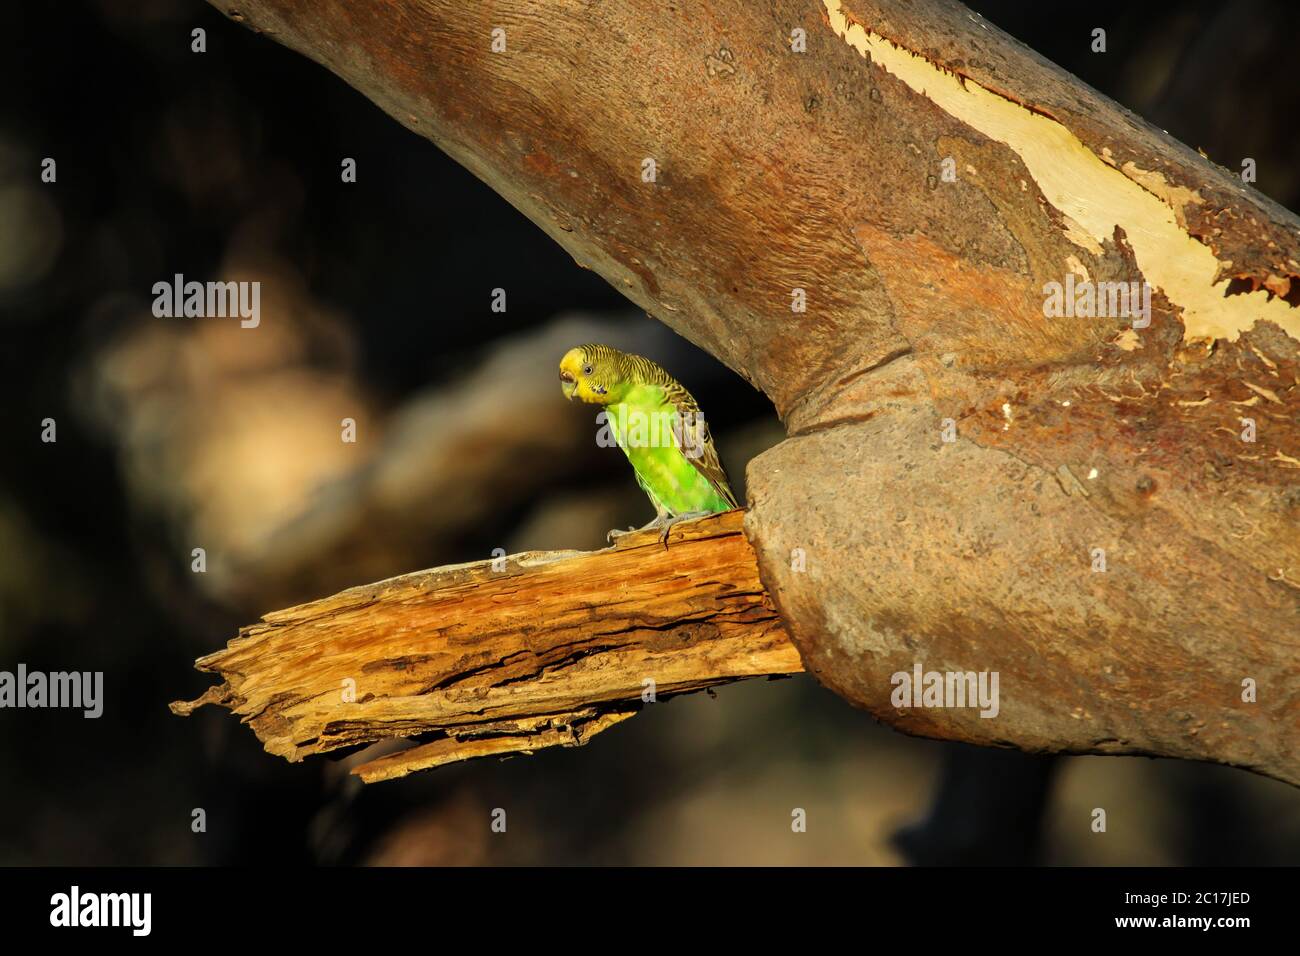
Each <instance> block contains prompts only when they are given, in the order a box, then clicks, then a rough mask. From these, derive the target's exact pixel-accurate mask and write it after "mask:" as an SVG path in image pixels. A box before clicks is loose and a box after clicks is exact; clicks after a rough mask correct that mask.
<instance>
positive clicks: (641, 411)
mask: <svg viewBox="0 0 1300 956" xmlns="http://www.w3.org/2000/svg"><path fill="white" fill-rule="evenodd" d="M622 397H623V401H621V402H617V403H614V404H611V405H609V406H607V407H606V412H607V414H608V422H609V426H610V430H611V432H612V433H613V435H614V438H615V440H616V441H617V442H618V446H619V447H620V448H622V449H623V452H624V454H626V455H627V458H628V461H630V462H631V463H632V467H633V469H635V471H636V474H637V479H638V481H639V482H640V484H641V487H642V488H644V489H645V491H646V494H648V495H649V496H650V498H651V500H652V501H653V502H654V503H655V505H656V506H657V507H658V508H659V509H660V510H662V511H666V512H668V513H669V514H671V515H679V514H686V513H688V512H692V511H707V512H718V511H726V510H728V509H729V508H730V507H731V506H730V505H729V504H728V503H727V501H726V499H724V498H723V497H722V496H721V495H720V494H718V492H717V490H716V489H715V488H714V487H713V484H712V482H710V481H709V479H708V478H706V477H704V475H703V474H702V473H701V472H700V471H699V470H698V469H697V468H696V467H695V465H694V464H692V463H691V460H690V459H689V458H688V457H687V455H686V453H684V450H683V449H685V452H690V451H691V450H692V441H691V439H690V438H689V437H688V438H687V439H686V440H685V441H684V442H683V441H682V440H681V438H680V437H679V436H680V435H681V430H682V426H681V424H680V419H679V417H678V415H677V410H676V408H675V407H674V406H673V404H672V403H671V402H668V401H666V400H665V396H664V392H663V390H662V389H660V388H657V387H655V386H650V385H638V386H633V387H632V388H630V389H628V391H627V392H626V393H625V394H624V395H623V396H622ZM688 424H689V423H688Z"/></svg>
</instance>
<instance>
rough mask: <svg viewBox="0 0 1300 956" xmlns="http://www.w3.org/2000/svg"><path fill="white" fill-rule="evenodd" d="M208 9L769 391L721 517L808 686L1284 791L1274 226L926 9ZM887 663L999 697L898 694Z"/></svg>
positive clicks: (1152, 139) (294, 1) (1291, 390)
mask: <svg viewBox="0 0 1300 956" xmlns="http://www.w3.org/2000/svg"><path fill="white" fill-rule="evenodd" d="M216 5H217V6H219V7H221V8H222V9H225V10H227V11H228V12H229V13H230V15H231V16H232V17H234V18H235V19H237V20H240V21H241V22H245V23H247V24H248V25H250V26H252V27H253V28H254V29H257V30H260V31H263V32H266V33H268V34H271V35H272V36H274V37H275V39H277V40H279V41H280V42H282V43H284V44H286V45H288V46H290V47H292V48H294V49H296V50H299V51H301V52H302V53H304V54H306V55H307V56H310V57H312V58H313V59H315V60H317V61H319V62H321V63H323V64H324V65H326V66H327V67H328V68H330V69H331V70H333V71H334V72H336V73H338V74H339V75H340V76H341V77H343V78H344V79H345V80H346V81H347V82H349V83H350V84H352V85H353V86H354V87H356V88H357V89H359V90H361V91H362V92H364V93H365V94H366V95H367V96H369V97H370V98H371V99H373V100H374V101H375V102H376V103H377V104H379V105H380V106H381V107H382V108H384V109H385V110H387V111H388V112H389V113H390V114H391V115H392V116H393V117H394V118H396V119H397V120H399V121H400V122H402V123H403V124H405V125H406V126H407V127H409V128H410V129H412V130H415V131H416V132H418V133H420V134H421V135H424V136H427V137H428V138H430V139H431V140H433V141H434V142H435V143H437V144H438V145H439V146H440V147H442V148H443V149H444V150H446V151H447V152H448V153H449V154H450V155H451V156H452V157H454V158H455V159H457V160H458V161H459V162H461V163H462V164H464V165H465V166H466V167H467V168H468V169H470V170H471V171H472V172H473V173H474V174H475V175H477V176H479V177H480V178H482V179H483V180H484V181H485V182H487V183H488V184H490V185H491V186H492V187H493V188H494V189H496V190H497V191H499V192H500V193H501V195H502V196H504V197H505V198H506V199H507V200H509V201H510V202H511V203H512V204H514V205H515V206H516V207H518V208H519V209H520V210H521V211H523V212H524V213H525V214H526V215H528V216H529V217H530V218H531V219H533V221H535V222H536V223H537V224H538V225H539V226H540V227H541V228H542V229H544V230H546V232H547V233H548V234H550V235H551V236H552V237H554V238H555V239H556V241H558V242H560V243H561V244H562V245H563V246H564V247H565V248H566V249H568V250H569V251H570V252H571V253H572V254H573V256H574V258H575V259H576V260H577V261H578V263H579V264H581V265H583V266H584V267H587V268H591V269H595V270H597V271H598V272H599V273H600V274H602V275H603V276H605V277H606V278H607V279H608V280H609V281H610V282H611V283H613V284H614V285H615V286H616V287H618V288H619V289H620V290H622V291H623V292H625V293H626V295H627V296H628V297H629V298H630V299H632V300H633V301H634V302H636V303H637V304H638V305H640V306H642V307H644V308H645V309H646V310H648V311H649V312H651V313H652V314H653V315H655V316H657V317H658V318H660V319H661V320H662V321H664V322H665V323H667V324H668V325H669V326H671V327H672V328H674V329H676V330H677V331H678V332H680V333H681V334H682V335H684V336H686V337H687V338H688V339H690V340H691V341H693V342H695V343H696V344H698V345H700V346H701V347H703V348H705V349H707V350H708V351H710V352H712V353H713V354H714V355H716V356H717V357H718V358H720V359H721V360H722V361H724V362H726V363H727V364H728V365H729V366H730V367H731V368H733V369H735V370H736V371H737V372H739V373H740V374H741V375H743V376H744V377H745V378H746V379H747V380H748V381H750V382H751V383H753V384H754V385H755V386H756V387H758V388H760V389H762V390H763V392H765V393H766V394H767V395H768V396H769V397H770V398H771V400H772V402H773V403H774V404H775V406H776V408H777V410H778V412H779V413H780V415H781V417H782V420H783V421H784V423H785V425H786V427H787V431H788V434H789V438H788V439H787V440H786V441H785V442H783V443H782V444H780V445H779V446H777V447H776V448H774V449H772V450H771V451H769V452H767V453H765V454H764V455H762V456H760V457H759V458H758V459H756V460H755V461H754V462H753V463H752V464H751V466H750V469H749V474H748V480H749V488H750V493H749V497H750V502H749V504H750V511H749V514H748V516H747V518H746V532H747V534H748V535H749V537H750V539H751V541H752V543H753V545H754V548H755V550H756V552H757V554H758V560H759V569H760V573H761V575H762V579H763V581H764V583H765V585H766V587H767V589H768V592H769V593H770V594H771V596H772V598H773V600H774V601H775V602H776V605H777V607H778V608H779V610H780V612H781V614H782V616H783V619H784V621H785V624H786V628H787V629H788V631H789V633H790V636H791V638H792V639H793V641H794V643H795V644H796V646H797V647H798V649H799V651H800V653H801V655H802V657H803V660H804V663H805V665H806V666H807V667H808V669H809V670H811V671H812V672H813V673H814V674H816V675H817V677H818V678H819V679H820V680H821V681H823V682H824V683H825V684H826V685H827V686H829V687H831V688H832V689H834V690H835V691H837V692H838V693H840V694H841V695H843V696H845V697H847V698H848V699H850V700H852V701H854V702H855V703H857V704H859V705H861V706H863V707H865V708H867V709H868V710H870V711H871V712H872V713H874V714H875V715H877V716H878V717H880V718H881V719H882V720H885V721H887V722H889V723H891V724H893V725H894V726H896V727H898V728H900V729H902V730H905V731H908V732H911V733H918V734H923V735H927V736H936V737H944V738H949V739H954V740H964V741H969V742H974V743H983V744H1000V745H1006V744H1012V745H1015V746H1018V747H1021V748H1023V749H1026V750H1042V751H1063V752H1098V753H1151V754H1163V755H1169V756H1179V757H1187V758H1195V759H1205V760H1214V761H1221V762H1226V763H1232V764H1236V765H1239V766H1244V767H1249V768H1251V769H1254V770H1257V771H1260V772H1262V773H1266V774H1270V775H1272V776H1275V777H1279V778H1281V779H1284V780H1288V781H1290V782H1292V783H1300V753H1298V752H1297V749H1296V748H1295V747H1294V740H1295V734H1296V729H1297V726H1298V725H1300V661H1298V657H1297V648H1298V647H1300V625H1298V622H1300V535H1297V533H1296V522H1297V516H1300V484H1298V482H1297V479H1298V478H1300V415H1298V414H1297V404H1298V403H1300V341H1298V338H1300V313H1297V311H1296V305H1297V304H1298V303H1300V222H1298V221H1297V220H1296V218H1295V217H1294V216H1292V215H1291V214H1289V213H1288V212H1286V211H1285V210H1283V209H1281V208H1280V207H1278V206H1277V205H1275V204H1274V203H1272V202H1270V201H1269V200H1267V199H1266V198H1264V197H1263V196H1261V195H1259V194H1258V193H1255V192H1254V191H1252V190H1250V189H1248V188H1245V187H1244V186H1243V184H1242V182H1241V181H1240V179H1239V178H1238V177H1237V176H1234V175H1233V174H1231V173H1229V172H1228V171H1226V170H1224V169H1221V168H1219V167H1216V166H1214V165H1213V164H1211V163H1210V162H1208V161H1207V160H1205V159H1204V158H1202V157H1201V156H1199V155H1197V154H1196V153H1195V152H1193V151H1191V150H1189V149H1187V148H1186V147H1184V146H1182V145H1181V144H1179V143H1177V142H1176V141H1174V140H1173V139H1171V138H1170V137H1169V136H1168V135H1166V134H1163V133H1161V132H1160V131H1159V130H1157V129H1154V128H1152V127H1151V126H1149V125H1147V124H1145V123H1143V122H1142V121H1141V120H1139V119H1137V118H1136V117H1134V116H1133V115H1131V114H1129V113H1127V112H1126V111H1125V110H1123V109H1122V108H1120V107H1119V106H1117V105H1116V104H1114V103H1112V102H1110V101H1109V100H1107V99H1105V98H1104V97H1102V96H1100V95H1099V94H1097V93H1095V92H1094V91H1092V90H1091V89H1089V88H1088V87H1086V86H1085V85H1083V84H1081V83H1080V82H1078V81H1077V80H1075V79H1074V78H1073V77H1071V76H1069V75H1068V74H1065V73H1063V72H1062V71H1060V70H1059V69H1057V68H1055V67H1053V66H1052V65H1051V64H1049V63H1047V62H1045V61H1044V60H1042V59H1040V58H1039V57H1037V56H1036V55H1035V54H1034V53H1033V52H1032V51H1030V50H1027V49H1026V48H1024V47H1023V46H1021V45H1020V44H1018V43H1017V42H1015V41H1014V40H1012V39H1011V38H1009V37H1007V36H1006V35H1005V34H1003V33H1001V32H1000V31H998V30H997V29H996V28H994V27H993V26H991V25H989V24H988V23H986V22H985V21H983V20H982V19H981V18H980V17H979V16H978V15H975V14H972V13H970V12H969V11H967V10H966V9H965V8H963V7H961V6H960V5H958V4H955V3H951V2H947V0H911V2H906V3H904V2H901V0H878V2H864V0H851V2H841V0H822V2H794V0H775V2H773V3H770V4H764V5H761V6H759V5H754V4H750V3H745V2H742V0H706V2H702V3H700V4H692V5H688V6H681V7H672V6H659V5H644V4H595V5H593V4H587V3H577V2H548V3H541V2H520V3H515V4H510V5H508V6H505V5H503V6H497V5H493V4H482V5H478V4H463V3H455V2H451V0H418V2H417V0H390V2H378V0H346V2H344V0H330V2H321V0H246V2H242V3H240V4H239V5H238V6H237V7H236V8H234V9H232V8H231V7H230V6H229V5H228V4H226V3H217V4H216ZM235 10H237V11H238V12H237V13H236V12H235ZM269 95H274V94H273V91H272V92H271V93H270V94H269ZM360 175H363V176H364V175H365V172H364V169H362V170H361V171H360ZM502 254H503V255H507V254H508V250H502ZM1067 282H1075V283H1078V287H1079V288H1083V287H1084V286H1085V285H1086V284H1087V283H1101V282H1108V283H1120V282H1123V283H1139V284H1141V283H1149V285H1150V287H1151V288H1152V289H1153V292H1152V297H1151V308H1150V316H1149V320H1150V321H1149V324H1146V323H1145V322H1136V323H1135V321H1134V320H1133V319H1132V317H1129V316H1123V315H1120V316H1116V315H1114V314H1113V309H1112V311H1111V314H1110V315H1108V316H1103V317H1096V318H1088V317H1074V318H1065V317H1060V318H1048V317H1046V314H1045V298H1046V291H1045V290H1046V289H1049V288H1050V285H1049V284H1050V283H1060V284H1061V285H1063V286H1064V285H1065V284H1066V283H1067ZM1139 288H1140V286H1139ZM485 295H486V293H485ZM1103 298H1104V296H1103ZM485 301H486V298H485ZM804 303H806V309H804V310H802V311H800V306H801V304H804ZM1112 304H1113V303H1112ZM1135 325H1136V326H1137V327H1135ZM917 663H919V664H920V665H921V666H922V667H923V669H924V670H926V671H994V672H997V673H998V674H999V675H1000V689H1001V701H1000V709H999V711H998V713H997V716H996V717H993V718H982V717H981V716H980V715H979V711H978V710H977V709H972V708H905V709H899V708H897V707H895V706H894V705H893V703H892V702H891V694H892V692H893V691H894V686H893V683H892V681H891V677H892V675H894V674H895V673H896V672H909V673H910V672H911V671H912V669H913V666H914V665H915V664H917ZM1252 689H1253V690H1252Z"/></svg>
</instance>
